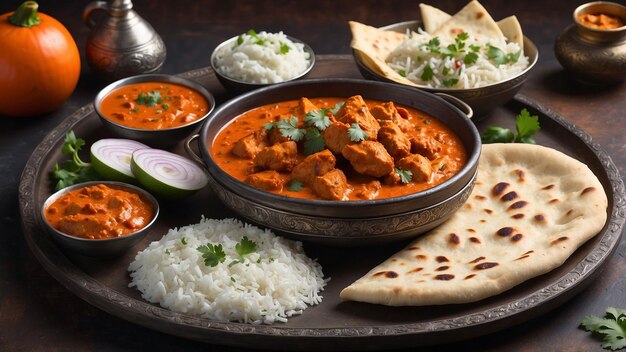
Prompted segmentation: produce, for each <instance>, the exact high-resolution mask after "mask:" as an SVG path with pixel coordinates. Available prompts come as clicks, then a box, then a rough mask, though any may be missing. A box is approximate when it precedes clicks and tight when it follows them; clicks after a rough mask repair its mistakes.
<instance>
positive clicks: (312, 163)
mask: <svg viewBox="0 0 626 352" xmlns="http://www.w3.org/2000/svg"><path fill="white" fill-rule="evenodd" d="M336 161H337V160H336V159H335V156H334V155H333V153H331V152H330V150H328V149H324V150H322V151H321V152H319V153H315V154H311V155H309V156H307V157H306V158H305V159H304V160H303V161H302V162H301V163H300V164H298V165H296V167H294V168H293V171H292V172H291V178H293V179H296V180H298V181H300V182H303V183H305V184H311V183H312V182H313V180H315V178H316V177H317V176H322V175H324V174H325V173H327V172H328V171H330V170H332V169H334V168H335V162H336Z"/></svg>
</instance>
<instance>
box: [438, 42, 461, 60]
mask: <svg viewBox="0 0 626 352" xmlns="http://www.w3.org/2000/svg"><path fill="white" fill-rule="evenodd" d="M439 52H440V53H441V55H442V56H444V57H446V56H449V57H453V56H454V55H456V54H457V53H458V52H459V50H458V49H457V47H456V45H454V44H450V45H448V46H447V47H445V48H443V49H441V50H439Z"/></svg>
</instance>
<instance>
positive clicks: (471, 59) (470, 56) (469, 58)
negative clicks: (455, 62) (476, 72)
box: [463, 52, 478, 65]
mask: <svg viewBox="0 0 626 352" xmlns="http://www.w3.org/2000/svg"><path fill="white" fill-rule="evenodd" d="M476 60H478V54H476V53H474V52H471V53H467V55H465V57H464V58H463V63H465V64H466V65H471V64H475V63H476Z"/></svg>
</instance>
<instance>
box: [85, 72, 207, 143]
mask: <svg viewBox="0 0 626 352" xmlns="http://www.w3.org/2000/svg"><path fill="white" fill-rule="evenodd" d="M146 82H158V83H163V84H168V83H169V84H175V85H179V86H183V87H185V88H188V89H189V90H191V91H193V92H196V93H198V94H199V95H200V96H201V97H202V98H203V99H204V100H205V101H206V103H207V107H208V108H207V111H206V113H204V114H202V115H200V116H198V118H197V119H196V120H194V121H192V122H190V123H187V124H184V125H182V126H176V127H170V128H162V129H149V128H136V127H129V126H125V125H123V124H121V123H119V122H116V121H114V119H113V118H112V117H111V116H106V114H105V113H103V111H102V101H103V100H104V99H105V98H106V97H107V96H109V95H110V94H112V93H113V92H114V91H115V90H116V89H118V88H122V87H124V86H129V85H131V84H136V83H146ZM144 93H145V92H144ZM161 103H162V104H164V103H166V102H165V101H163V102H161ZM94 108H95V110H96V113H97V114H98V116H99V117H100V120H101V121H102V124H103V125H104V127H105V128H106V129H107V130H108V131H110V132H111V133H112V134H114V135H115V136H118V137H121V138H128V139H134V140H136V141H140V142H143V143H145V144H147V145H149V146H152V147H169V146H172V145H175V144H177V143H178V142H180V141H181V140H184V139H185V138H186V137H187V136H188V135H189V134H191V133H192V132H193V131H194V130H196V129H197V128H198V127H199V126H200V125H201V124H202V122H203V121H204V120H205V119H206V118H207V116H209V114H210V113H211V111H213V109H214V108H215V98H214V97H213V95H212V94H211V93H210V92H209V91H208V90H206V88H204V87H203V86H202V85H200V84H199V83H197V82H195V81H192V80H189V79H186V78H183V77H179V76H174V75H167V74H144V75H138V76H132V77H126V78H122V79H120V80H118V81H115V82H113V83H111V84H109V85H108V86H106V87H104V88H103V89H102V90H100V92H99V93H98V94H97V95H96V98H95V99H94Z"/></svg>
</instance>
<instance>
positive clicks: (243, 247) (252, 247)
mask: <svg viewBox="0 0 626 352" xmlns="http://www.w3.org/2000/svg"><path fill="white" fill-rule="evenodd" d="M254 251H256V243H254V241H251V240H250V239H249V238H248V236H243V238H242V239H241V241H239V243H237V244H236V245H235V252H237V254H239V256H240V257H243V256H244V255H246V254H250V253H254Z"/></svg>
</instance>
